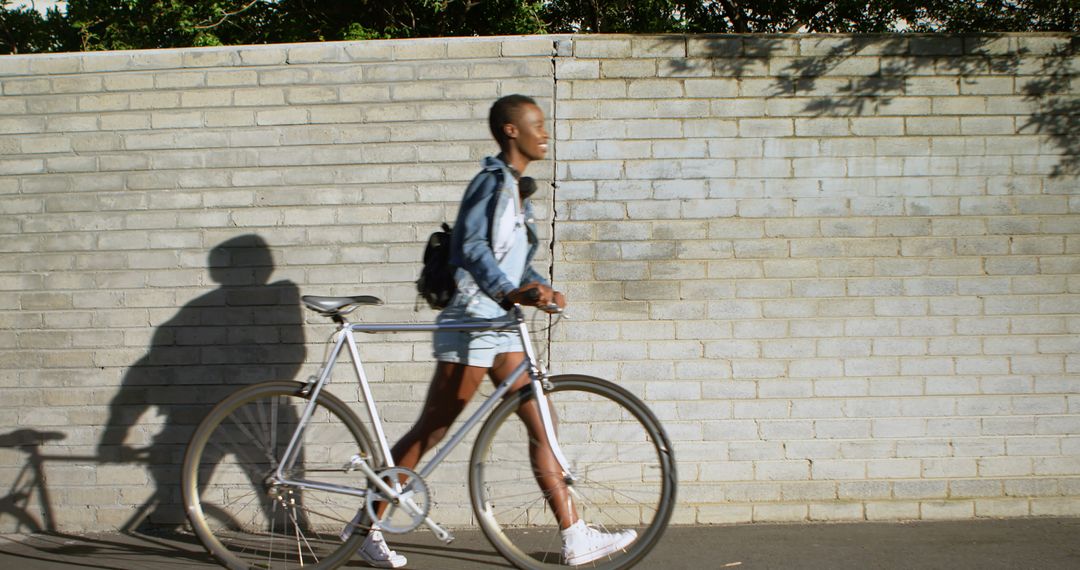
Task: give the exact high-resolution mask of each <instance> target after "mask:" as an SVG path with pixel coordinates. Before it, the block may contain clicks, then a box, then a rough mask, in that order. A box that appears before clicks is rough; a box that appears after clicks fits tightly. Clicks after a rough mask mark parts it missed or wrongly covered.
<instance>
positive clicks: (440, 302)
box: [416, 222, 457, 311]
mask: <svg viewBox="0 0 1080 570" xmlns="http://www.w3.org/2000/svg"><path fill="white" fill-rule="evenodd" d="M451 231H452V230H451V228H450V225H449V224H447V223H446V222H443V224H442V229H441V230H438V231H435V232H434V233H432V234H431V235H430V236H428V241H427V246H426V247H425V248H424V268H423V269H421V270H420V278H419V279H417V280H416V291H417V292H418V293H419V294H420V296H421V297H423V298H424V300H425V301H427V304H428V306H429V307H431V308H432V309H435V310H437V311H439V310H442V309H445V308H446V306H447V305H449V304H450V299H453V298H454V293H456V292H457V282H456V281H454V271H455V270H456V269H457V268H456V267H454V266H453V265H452V264H451V263H450V232H451Z"/></svg>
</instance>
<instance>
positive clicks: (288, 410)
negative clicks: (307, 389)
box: [183, 382, 381, 570]
mask: <svg viewBox="0 0 1080 570" xmlns="http://www.w3.org/2000/svg"><path fill="white" fill-rule="evenodd" d="M307 402H308V400H307V399H306V397H305V396H301V395H300V391H299V384H297V383H292V382H273V383H267V384H260V385H255V386H251V387H249V388H244V389H241V390H239V391H238V392H237V393H236V394H234V395H233V396H230V397H229V398H227V399H226V400H225V401H224V402H223V403H222V404H219V405H218V406H217V407H215V408H214V410H213V411H211V413H210V415H209V416H208V417H207V418H206V419H205V420H204V421H203V424H201V425H200V426H199V428H198V429H197V430H196V433H195V435H194V436H193V438H192V444H191V449H190V450H189V453H188V454H187V456H185V463H184V469H183V490H184V495H185V503H186V504H188V505H198V506H199V507H200V508H198V509H191V510H190V511H191V514H192V516H191V518H192V527H193V528H194V529H195V532H196V534H197V535H198V537H199V539H200V540H201V541H202V542H203V543H204V544H205V545H206V546H207V548H208V549H209V550H210V552H211V553H212V554H214V556H216V557H217V558H218V559H219V560H220V561H222V562H223V563H224V564H225V565H227V566H231V567H243V568H265V569H267V570H292V569H294V568H332V567H336V566H337V565H339V564H341V563H343V562H344V561H346V560H348V559H349V558H351V556H352V555H353V553H354V551H353V549H354V548H355V544H356V542H355V540H350V541H348V542H347V543H343V542H341V541H340V540H338V538H337V536H336V535H337V533H338V532H340V530H341V529H342V528H343V527H344V526H345V525H347V524H349V521H350V520H351V516H352V513H355V512H356V508H357V498H356V497H355V496H353V495H346V494H338V493H333V492H328V491H321V490H316V489H312V488H309V487H292V486H287V485H280V484H275V483H274V481H273V480H272V479H269V478H267V475H269V474H270V473H272V472H273V470H274V469H276V468H277V464H278V457H277V456H276V453H277V452H278V451H280V447H281V446H283V445H284V444H285V443H287V442H288V440H289V439H291V438H292V437H293V434H294V433H295V432H296V431H297V423H298V420H299V418H300V417H301V413H302V411H303V409H304V407H305V406H306V405H307ZM310 427H311V428H312V429H308V430H304V432H303V433H302V437H301V438H300V440H299V441H298V446H299V447H298V449H302V450H304V451H303V452H302V453H298V454H297V455H296V456H295V460H294V461H295V464H294V466H293V473H294V474H300V476H310V475H313V474H316V473H317V474H318V475H317V477H318V481H319V482H321V483H327V484H331V485H336V486H342V487H352V488H355V489H363V488H364V486H365V484H366V483H365V481H364V480H363V479H358V478H357V477H356V476H355V474H348V473H346V472H345V471H344V470H343V469H341V468H340V465H332V463H333V460H332V458H333V457H336V456H337V455H338V454H339V453H340V452H342V451H344V450H355V451H356V452H362V453H365V454H367V456H369V457H372V458H373V461H374V462H375V463H376V464H379V463H381V460H380V459H379V456H378V455H375V454H376V453H378V451H377V450H376V449H373V446H372V445H371V444H370V439H369V438H368V437H367V435H366V433H365V432H364V430H363V428H362V427H361V426H360V423H359V420H358V419H356V417H355V415H354V414H353V413H352V412H351V411H350V409H349V407H348V406H347V405H345V404H344V403H342V402H341V401H340V400H339V399H337V398H336V397H334V396H332V395H330V394H328V393H326V394H324V395H322V396H320V398H319V403H318V407H317V410H316V411H315V414H313V416H312V419H311V423H310ZM344 512H348V513H349V516H344V515H343V514H342V513H344Z"/></svg>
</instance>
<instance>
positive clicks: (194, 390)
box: [98, 235, 306, 532]
mask: <svg viewBox="0 0 1080 570" xmlns="http://www.w3.org/2000/svg"><path fill="white" fill-rule="evenodd" d="M208 268H209V272H210V277H211V279H213V281H215V282H216V283H218V284H219V285H220V287H218V288H217V289H215V290H213V291H210V292H209V293H206V294H204V295H202V296H200V297H198V298H196V299H194V300H192V301H191V302H189V303H188V304H187V305H185V306H184V307H183V308H182V309H180V310H179V311H178V312H177V313H176V314H175V315H174V316H173V317H172V318H170V319H169V320H168V321H166V322H165V323H163V324H161V325H160V326H159V327H158V328H157V329H156V330H155V331H154V335H153V338H152V340H151V342H150V347H149V350H148V351H147V353H146V355H145V356H143V357H142V358H141V359H139V361H138V362H136V363H135V364H133V365H132V366H131V368H129V369H128V371H127V373H125V375H124V378H123V382H122V383H121V386H120V390H119V392H117V394H116V396H115V397H114V398H113V399H112V401H111V403H110V413H109V419H108V422H107V424H106V427H105V431H104V433H103V434H102V437H101V440H100V442H99V444H98V456H99V460H100V461H102V462H104V463H118V464H126V463H130V464H137V465H138V464H141V465H144V466H145V469H146V471H147V472H148V473H149V475H150V478H151V480H152V481H151V484H152V485H153V486H154V487H153V489H152V490H151V495H150V497H149V498H148V499H147V500H146V501H145V502H143V503H142V504H141V506H139V507H138V508H137V509H136V510H135V512H134V513H133V514H132V515H131V516H130V518H128V520H127V522H126V523H124V524H123V525H122V526H121V527H120V530H123V531H128V532H130V531H134V530H139V531H145V530H151V529H157V530H168V529H176V528H177V527H179V526H180V525H182V524H183V523H184V520H185V514H184V510H183V508H182V505H181V498H180V466H181V465H182V463H183V456H184V448H185V446H186V444H187V442H188V440H189V438H190V437H191V433H192V432H193V431H194V429H195V427H196V426H197V425H198V423H199V422H200V421H201V420H202V418H203V417H204V416H205V415H206V414H207V412H209V410H210V408H212V407H213V405H214V404H215V403H217V402H218V401H219V400H221V399H222V398H224V397H225V396H226V395H228V394H229V393H231V392H233V391H234V390H236V389H237V388H238V387H240V386H244V385H248V384H252V383H256V382H261V381H266V380H279V379H292V378H294V377H296V375H297V372H298V371H299V369H300V366H301V365H302V364H303V362H304V357H305V354H306V351H305V348H304V333H303V328H302V324H303V317H302V315H301V308H300V296H299V290H298V288H297V286H296V284H294V283H292V282H291V281H277V282H274V283H270V276H271V274H272V273H273V271H274V262H273V256H272V254H271V252H270V248H269V247H268V246H267V244H266V242H265V241H264V240H263V239H262V238H261V237H259V236H257V235H243V236H239V237H236V238H232V239H230V240H228V241H225V242H223V243H221V244H220V245H218V246H216V247H214V248H213V249H212V250H211V251H210V253H209V257H208ZM151 410H154V411H155V412H156V417H155V416H154V415H153V414H148V412H150V411H151ZM129 486H130V487H137V485H136V484H129ZM130 492H131V493H132V494H134V495H136V496H139V497H144V496H145V494H146V493H145V492H143V493H142V494H140V490H139V489H138V488H133V489H130ZM126 494H127V493H125V492H124V490H121V493H120V496H121V497H122V498H123V497H124V495H126Z"/></svg>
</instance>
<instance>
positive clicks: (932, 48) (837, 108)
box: [667, 34, 1080, 177]
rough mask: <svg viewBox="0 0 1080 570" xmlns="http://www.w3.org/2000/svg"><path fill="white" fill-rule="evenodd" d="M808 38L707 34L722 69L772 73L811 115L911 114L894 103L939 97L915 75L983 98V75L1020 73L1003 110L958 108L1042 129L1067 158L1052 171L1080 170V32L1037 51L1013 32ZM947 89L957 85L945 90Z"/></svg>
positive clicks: (676, 64)
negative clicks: (796, 48)
mask: <svg viewBox="0 0 1080 570" xmlns="http://www.w3.org/2000/svg"><path fill="white" fill-rule="evenodd" d="M801 41H802V45H803V46H804V49H803V50H802V51H803V52H806V51H809V52H810V54H809V55H794V54H793V53H789V52H788V51H787V49H788V46H790V45H791V44H792V40H788V39H773V38H770V37H768V36H764V37H739V36H718V37H715V38H710V39H706V41H705V45H706V53H707V54H708V55H709V57H711V58H713V62H712V66H713V74H714V75H715V76H719V77H733V78H738V79H758V78H763V77H768V78H769V81H770V82H771V88H770V89H768V90H766V91H765V92H764V94H765V96H767V97H799V98H808V99H809V102H807V103H806V104H805V106H804V107H803V108H802V109H801V110H799V111H798V112H797V114H798V115H802V116H810V117H851V116H879V115H880V116H911V113H910V112H903V111H891V110H890V106H892V105H895V104H898V103H899V101H898V99H900V98H904V97H933V96H934V94H933V93H932V92H931V93H922V92H919V91H915V90H914V89H913V86H914V85H915V84H916V83H917V82H914V81H913V79H914V78H916V77H919V76H932V75H933V76H937V77H955V78H957V80H958V81H959V82H960V84H959V85H960V89H959V95H966V94H971V95H976V96H977V94H978V91H977V90H974V89H969V87H970V86H972V85H973V84H974V83H975V81H977V80H976V78H979V77H990V78H993V77H1016V86H1015V88H1014V90H1011V91H1010V92H1009V93H997V92H995V93H994V94H995V95H1003V96H1006V97H1008V96H1013V100H1006V99H1005V98H1004V97H1002V98H1001V99H1000V103H998V107H997V108H994V109H986V110H985V113H975V114H965V113H964V112H962V111H960V112H956V113H955V114H957V115H960V116H963V117H980V116H987V115H994V116H1014V117H1016V118H1017V122H1016V126H1015V131H1014V132H1013V133H1003V134H1027V133H1033V134H1040V135H1044V136H1045V137H1046V141H1047V142H1048V143H1049V145H1052V146H1053V147H1055V148H1056V150H1057V154H1058V155H1059V156H1060V159H1059V161H1058V163H1057V164H1056V165H1055V166H1054V168H1053V171H1052V172H1051V173H1050V176H1052V177H1060V176H1066V175H1076V174H1080V130H1078V128H1077V127H1080V118H1078V117H1080V99H1078V98H1077V94H1076V92H1075V89H1074V88H1073V85H1075V84H1076V82H1077V76H1078V73H1080V66H1078V65H1077V54H1078V52H1080V49H1078V48H1080V38H1077V37H1073V38H1071V41H1069V42H1068V43H1066V44H1062V43H1059V44H1058V45H1056V46H1055V47H1054V48H1052V49H1051V50H1050V51H1049V53H1035V52H1033V51H1032V50H1031V49H1029V48H1027V47H1024V46H1022V45H1018V44H1019V42H1020V41H1021V40H1020V39H1019V38H1018V37H1017V36H1009V35H1007V34H979V35H970V36H968V35H961V36H946V35H941V36H926V35H912V36H907V35H903V34H888V35H885V34H882V35H866V36H860V35H855V36H850V37H847V38H844V39H843V40H838V39H837V38H835V37H825V38H823V39H821V40H820V41H821V42H822V43H823V44H824V45H826V46H828V47H827V48H825V49H823V50H822V51H820V52H819V51H816V50H814V49H813V48H814V46H813V41H814V38H813V37H807V38H805V39H803V40H801ZM1048 41H1052V40H1048ZM805 48H809V49H805ZM856 56H872V57H875V58H879V62H880V65H879V66H878V67H877V69H876V70H874V71H870V72H863V71H862V70H861V69H860V68H859V67H858V66H857V65H852V64H855V63H857V60H853V59H852V58H855V57H856ZM778 57H786V58H788V60H789V61H788V62H787V63H786V64H783V66H782V67H780V69H778V70H777V69H771V68H770V67H769V66H770V65H772V64H770V60H772V59H774V58H778ZM688 61H690V60H687V61H682V60H674V61H672V62H670V63H669V64H668V65H669V69H668V70H667V71H668V72H669V73H670V74H672V75H675V76H679V75H690V74H692V73H693V70H692V69H691V67H692V66H691V64H690V63H688ZM762 68H764V70H765V72H763V70H762ZM949 94H951V95H956V94H957V93H956V92H952V93H942V95H949ZM932 112H933V114H934V116H935V117H940V116H949V115H951V114H954V113H952V112H950V111H949V110H940V111H939V110H937V109H934V110H933V111H932ZM960 174H961V175H963V174H964V173H963V172H961V173H960Z"/></svg>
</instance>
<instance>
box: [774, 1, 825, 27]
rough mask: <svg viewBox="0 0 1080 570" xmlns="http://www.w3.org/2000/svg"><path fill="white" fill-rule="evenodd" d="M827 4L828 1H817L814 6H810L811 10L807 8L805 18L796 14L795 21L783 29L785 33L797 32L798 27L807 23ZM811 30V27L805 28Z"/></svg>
mask: <svg viewBox="0 0 1080 570" xmlns="http://www.w3.org/2000/svg"><path fill="white" fill-rule="evenodd" d="M827 4H828V2H818V4H817V7H816V8H812V9H811V10H807V12H806V13H807V14H808V15H807V16H806V17H805V18H800V17H799V16H798V15H797V14H796V16H795V21H793V22H792V23H791V24H790V25H789V26H788V27H787V28H785V29H784V33H785V34H792V33H797V32H798V31H799V28H802V27H803V26H805V25H807V24H809V23H810V22H811V21H812V20H813V19H814V17H815V16H817V15H818V14H820V13H821V11H822V10H824V9H825V6H826V5H827ZM813 31H814V30H813V29H809V30H807V32H813Z"/></svg>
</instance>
